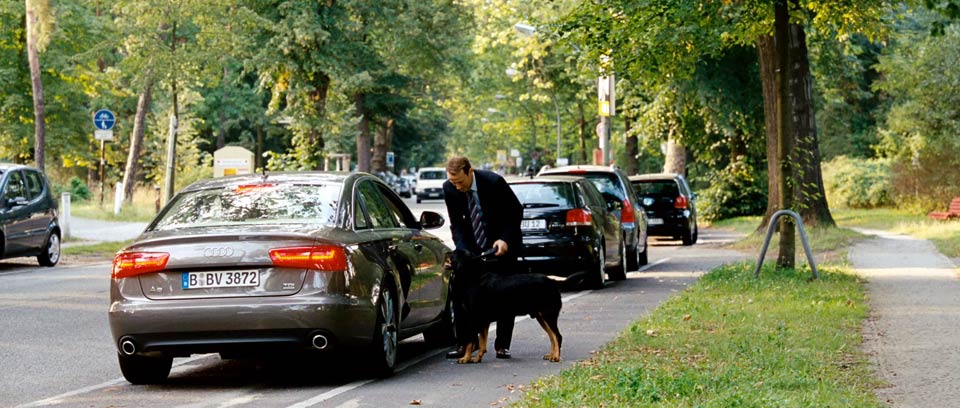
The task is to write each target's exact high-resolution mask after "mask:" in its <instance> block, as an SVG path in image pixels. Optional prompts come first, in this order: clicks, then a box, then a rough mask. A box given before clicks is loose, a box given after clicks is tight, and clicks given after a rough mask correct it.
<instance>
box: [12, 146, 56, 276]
mask: <svg viewBox="0 0 960 408" xmlns="http://www.w3.org/2000/svg"><path fill="white" fill-rule="evenodd" d="M0 188H2V192H0V223H2V226H0V244H2V245H0V250H2V253H0V256H2V257H3V258H12V257H17V256H36V257H37V262H39V263H40V265H43V266H54V265H56V264H57V262H60V224H59V221H58V219H57V215H58V212H57V200H56V199H54V196H53V191H52V188H51V187H50V183H49V182H48V181H47V178H46V177H45V176H44V175H43V173H41V172H40V170H37V169H35V168H33V167H27V166H23V165H19V164H9V163H0Z"/></svg>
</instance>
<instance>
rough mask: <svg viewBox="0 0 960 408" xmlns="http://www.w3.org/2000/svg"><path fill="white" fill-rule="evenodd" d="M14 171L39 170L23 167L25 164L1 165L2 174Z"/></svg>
mask: <svg viewBox="0 0 960 408" xmlns="http://www.w3.org/2000/svg"><path fill="white" fill-rule="evenodd" d="M13 169H34V170H37V168H35V167H30V166H25V165H23V164H17V163H0V172H3V171H7V170H13Z"/></svg>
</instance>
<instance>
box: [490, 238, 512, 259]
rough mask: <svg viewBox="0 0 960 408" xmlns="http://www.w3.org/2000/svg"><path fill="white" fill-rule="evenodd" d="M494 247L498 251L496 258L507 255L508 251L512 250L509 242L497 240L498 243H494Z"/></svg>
mask: <svg viewBox="0 0 960 408" xmlns="http://www.w3.org/2000/svg"><path fill="white" fill-rule="evenodd" d="M493 247H494V248H495V249H496V250H497V252H496V253H495V254H494V255H496V256H500V255H503V254H505V253H507V251H508V250H509V248H510V247H509V246H508V245H507V242H506V241H504V240H502V239H498V240H496V241H495V242H494V243H493Z"/></svg>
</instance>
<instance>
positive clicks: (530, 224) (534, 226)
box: [520, 220, 547, 231]
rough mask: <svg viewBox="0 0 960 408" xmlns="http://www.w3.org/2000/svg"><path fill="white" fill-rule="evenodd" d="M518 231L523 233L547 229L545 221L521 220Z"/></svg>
mask: <svg viewBox="0 0 960 408" xmlns="http://www.w3.org/2000/svg"><path fill="white" fill-rule="evenodd" d="M520 229H521V230H524V231H527V230H543V229H547V220H521V221H520Z"/></svg>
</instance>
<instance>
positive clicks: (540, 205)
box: [523, 203, 560, 208]
mask: <svg viewBox="0 0 960 408" xmlns="http://www.w3.org/2000/svg"><path fill="white" fill-rule="evenodd" d="M559 206H560V204H554V203H524V204H523V208H544V207H559Z"/></svg>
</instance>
